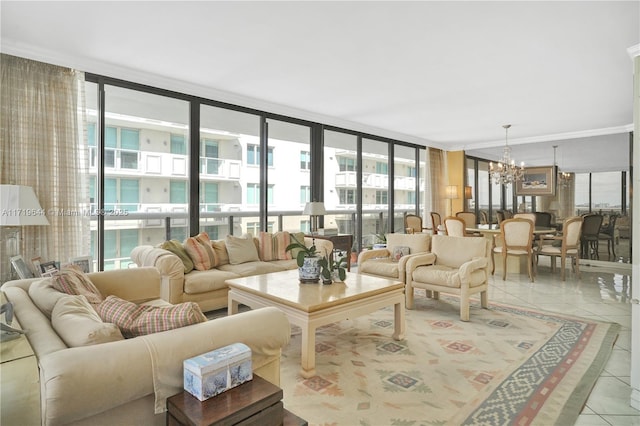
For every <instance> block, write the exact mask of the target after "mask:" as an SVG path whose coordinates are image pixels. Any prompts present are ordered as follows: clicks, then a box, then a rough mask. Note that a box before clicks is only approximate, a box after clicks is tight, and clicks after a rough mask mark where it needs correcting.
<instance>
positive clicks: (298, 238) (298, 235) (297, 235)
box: [285, 232, 304, 259]
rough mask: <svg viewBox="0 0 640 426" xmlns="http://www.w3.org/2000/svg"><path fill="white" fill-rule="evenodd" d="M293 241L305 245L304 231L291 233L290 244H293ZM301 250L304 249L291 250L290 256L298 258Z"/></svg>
mask: <svg viewBox="0 0 640 426" xmlns="http://www.w3.org/2000/svg"><path fill="white" fill-rule="evenodd" d="M293 243H300V244H302V245H304V232H294V233H292V234H290V235H289V244H293ZM285 248H286V247H285ZM301 251H302V249H299V248H296V249H293V250H291V252H290V253H289V254H290V256H291V259H297V258H298V253H300V252H301Z"/></svg>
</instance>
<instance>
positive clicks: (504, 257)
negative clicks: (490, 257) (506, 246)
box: [502, 252, 507, 281]
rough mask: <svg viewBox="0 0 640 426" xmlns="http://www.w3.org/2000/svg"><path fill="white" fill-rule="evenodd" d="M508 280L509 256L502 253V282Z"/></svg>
mask: <svg viewBox="0 0 640 426" xmlns="http://www.w3.org/2000/svg"><path fill="white" fill-rule="evenodd" d="M506 279H507V255H506V253H504V252H503V253H502V281H504V280H506Z"/></svg>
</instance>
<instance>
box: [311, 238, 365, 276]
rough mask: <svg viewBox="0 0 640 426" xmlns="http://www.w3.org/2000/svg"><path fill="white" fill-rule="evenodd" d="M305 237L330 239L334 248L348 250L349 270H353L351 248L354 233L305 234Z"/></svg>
mask: <svg viewBox="0 0 640 426" xmlns="http://www.w3.org/2000/svg"><path fill="white" fill-rule="evenodd" d="M305 237H309V238H315V239H317V240H329V241H331V242H332V243H333V248H334V249H336V250H341V251H345V252H347V271H349V272H351V248H352V247H353V235H351V234H338V235H305ZM332 255H333V254H332Z"/></svg>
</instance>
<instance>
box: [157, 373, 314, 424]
mask: <svg viewBox="0 0 640 426" xmlns="http://www.w3.org/2000/svg"><path fill="white" fill-rule="evenodd" d="M167 425H168V426H174V425H194V426H205V425H206V426H212V425H216V426H227V425H228V426H231V425H242V426H249V425H252V426H279V425H285V426H293V425H296V426H306V425H307V422H306V421H304V420H303V419H301V418H299V417H298V416H296V415H295V414H293V413H291V412H289V411H287V410H285V409H284V406H283V404H282V389H280V388H279V387H277V386H276V385H274V384H272V383H270V382H268V381H266V380H264V379H263V378H261V377H260V376H256V375H254V376H253V380H250V381H248V382H246V383H243V384H241V385H240V386H236V387H235V388H232V389H230V390H228V391H226V392H223V393H221V394H219V395H216V396H214V397H213V398H209V399H207V400H206V401H200V400H198V398H196V397H194V396H193V395H191V394H190V393H189V392H187V391H182V392H180V393H178V394H176V395H173V396H172V397H170V398H168V399H167Z"/></svg>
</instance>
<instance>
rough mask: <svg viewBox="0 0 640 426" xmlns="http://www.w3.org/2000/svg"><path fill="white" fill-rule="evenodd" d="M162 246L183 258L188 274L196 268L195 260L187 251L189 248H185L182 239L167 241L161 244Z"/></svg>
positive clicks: (185, 271) (185, 270)
mask: <svg viewBox="0 0 640 426" xmlns="http://www.w3.org/2000/svg"><path fill="white" fill-rule="evenodd" d="M160 248H163V249H165V250H169V251H170V252H171V253H173V254H175V255H176V256H178V257H179V258H180V260H182V264H183V265H184V273H185V274H188V273H189V272H191V271H193V269H194V266H193V260H191V257H190V256H189V253H187V250H185V248H184V246H183V245H182V243H181V242H180V241H177V240H170V241H165V242H164V243H162V244H160Z"/></svg>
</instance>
